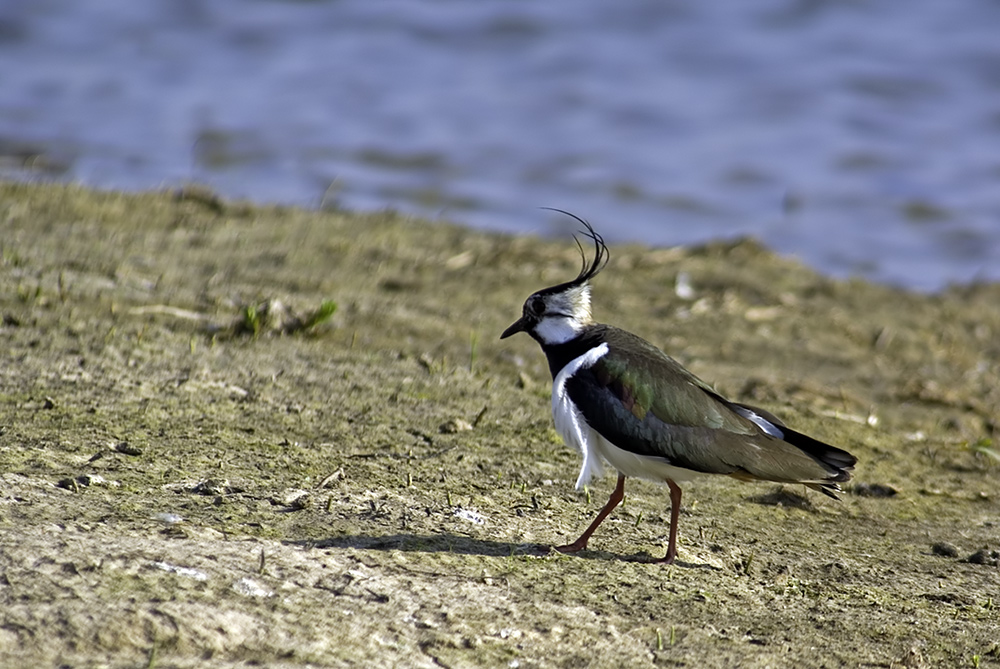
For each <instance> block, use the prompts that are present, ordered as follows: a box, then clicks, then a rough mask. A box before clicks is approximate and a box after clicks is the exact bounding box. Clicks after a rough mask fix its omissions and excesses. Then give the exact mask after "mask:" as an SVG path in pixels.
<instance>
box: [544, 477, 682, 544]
mask: <svg viewBox="0 0 1000 669" xmlns="http://www.w3.org/2000/svg"><path fill="white" fill-rule="evenodd" d="M668 483H670V484H671V485H673V482H672V481H668ZM679 495H680V493H678V497H679ZM623 499H625V475H624V474H619V475H618V485H616V486H615V489H614V490H613V491H611V497H609V498H608V503H607V504H605V505H604V508H603V509H601V512H600V513H599V514H597V518H594V522H592V523H591V524H590V527H588V528H587V529H586V531H585V532H584V533H583V534H581V535H580V538H579V539H577V540H576V541H574V542H573V543H571V544H566V545H565V546H556V547H555V549H556V550H557V551H559V552H560V553H576V552H577V551H582V550H583V549H584V548H586V547H587V542H588V541H590V535H591V534H593V533H594V530H596V529H597V526H598V525H600V524H601V523H602V522H604V519H605V518H607V517H608V514H609V513H611V512H612V511H614V509H615V507H616V506H618V505H619V504H621V502H622V500H623ZM671 536H673V535H671Z"/></svg>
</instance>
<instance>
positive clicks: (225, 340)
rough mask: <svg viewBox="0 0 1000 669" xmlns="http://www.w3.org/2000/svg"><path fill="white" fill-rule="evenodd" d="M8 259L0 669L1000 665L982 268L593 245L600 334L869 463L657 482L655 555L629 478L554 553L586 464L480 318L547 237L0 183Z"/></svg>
mask: <svg viewBox="0 0 1000 669" xmlns="http://www.w3.org/2000/svg"><path fill="white" fill-rule="evenodd" d="M577 213H579V214H581V215H586V212H577ZM593 223H594V224H595V225H596V226H597V227H598V229H600V228H601V227H602V225H603V222H602V221H593ZM569 229H570V228H569V227H567V231H569ZM0 254H2V258H0V315H2V323H0V344H2V346H3V360H4V363H3V367H2V369H0V476H2V483H3V487H2V495H0V665H2V666H12V667H13V666H66V667H91V666H109V667H137V666H144V667H147V666H148V667H152V666H158V667H195V666H197V667H233V666H251V665H254V666H259V665H266V666H278V667H281V666H289V667H290V666H332V667H341V666H343V667H347V666H406V667H442V666H443V667H475V666H483V667H512V668H513V667H525V668H526V667H585V666H591V667H620V666H630V667H651V666H688V667H706V666H718V667H734V666H741V667H783V666H789V667H790V666H795V667H935V666H948V667H977V666H978V667H988V666H1000V611H998V610H997V609H998V606H1000V567H998V562H1000V553H998V552H997V551H998V550H1000V489H998V474H1000V462H998V461H997V455H998V452H1000V445H998V442H997V438H998V433H1000V427H998V422H997V421H998V418H997V414H998V407H1000V286H997V285H985V286H975V287H967V288H956V289H953V290H950V291H948V292H947V293H945V294H942V295H935V296H923V295H917V294H911V293H907V292H903V291H899V290H894V289H890V288H886V287H880V286H874V285H870V284H867V283H864V282H860V281H850V282H842V281H832V280H829V279H825V278H822V277H820V276H817V275H816V274H814V273H813V272H811V271H809V270H808V269H806V268H804V267H802V266H801V265H799V264H798V263H796V262H794V261H792V260H788V259H784V258H780V257H777V256H775V255H773V254H772V253H770V252H769V251H767V250H766V249H763V248H761V247H760V246H759V245H758V244H756V243H754V242H752V241H735V242H726V243H717V244H711V245H707V246H704V247H699V248H692V249H648V248H641V247H637V246H629V247H614V248H612V257H611V264H610V265H609V267H608V268H607V269H606V270H605V272H604V273H603V274H601V276H600V277H598V278H597V279H596V281H595V283H594V309H595V315H596V316H597V318H598V319H599V320H602V321H605V322H610V323H614V324H616V325H619V326H621V327H625V328H627V329H630V330H633V331H635V332H637V333H639V334H640V335H642V336H644V337H646V338H647V339H649V340H651V341H653V342H655V343H656V344H658V345H659V346H661V347H662V348H664V349H665V350H666V351H667V352H668V353H670V354H671V355H673V356H674V357H676V358H677V359H679V360H680V361H681V362H683V363H684V364H685V365H687V366H688V367H689V368H690V369H691V370H692V371H694V372H695V373H696V374H698V375H699V376H701V377H702V378H704V379H706V380H708V381H710V382H712V383H714V384H716V386H717V387H718V389H719V390H720V391H722V392H723V393H724V394H727V395H729V396H730V397H732V398H733V399H737V400H741V401H745V402H749V403H752V404H757V405H760V406H762V407H764V408H767V409H769V410H771V411H773V412H774V413H776V414H778V415H779V416H781V417H782V418H783V419H785V421H786V422H788V423H789V424H790V425H793V426H795V427H797V428H799V429H801V430H803V431H806V432H808V433H811V434H814V435H815V436H817V437H819V438H821V439H824V440H826V441H829V442H831V443H835V444H837V445H840V446H842V447H844V448H846V449H848V450H850V451H851V452H853V453H854V454H855V455H857V456H858V457H859V459H860V462H859V464H858V467H857V469H856V477H855V480H854V481H853V482H852V483H851V484H848V486H847V491H846V494H845V495H844V498H843V500H842V501H841V502H835V501H832V500H829V499H826V498H824V497H823V496H822V495H818V494H815V493H812V492H808V491H806V490H804V489H803V488H801V487H797V486H789V487H780V486H777V485H773V484H742V483H738V482H735V481H733V480H731V479H728V478H704V479H700V480H698V481H695V482H692V483H690V484H688V485H686V486H685V493H684V495H685V496H684V504H683V509H682V513H681V521H680V522H681V525H680V555H679V559H678V562H677V564H675V565H673V566H671V567H662V566H660V565H656V564H650V563H649V562H648V561H649V560H650V559H651V558H654V557H658V556H660V555H662V553H663V550H664V548H665V542H666V536H667V531H668V526H667V522H668V518H669V509H668V506H669V498H668V495H667V491H666V489H665V488H663V487H660V486H657V485H654V484H651V483H644V482H634V481H630V482H629V489H628V497H627V499H626V503H625V505H624V507H623V508H621V509H620V510H619V511H617V512H616V513H615V514H614V515H613V516H612V517H611V518H610V519H609V520H608V521H607V522H605V524H604V525H603V526H602V527H601V529H600V530H599V531H598V533H597V534H596V535H595V537H594V539H593V540H592V541H591V548H592V549H593V550H590V551H587V552H584V553H581V554H578V555H575V556H562V555H559V554H555V553H552V552H550V551H548V550H547V546H549V545H551V544H553V543H562V542H565V541H568V540H571V539H573V538H575V536H576V535H577V534H578V533H579V532H580V531H581V530H582V529H583V528H584V527H585V526H586V524H587V523H588V522H589V520H590V518H591V517H592V516H593V515H594V514H595V513H596V511H597V510H598V509H599V508H600V506H601V505H602V504H603V502H604V500H605V499H606V497H607V494H608V493H609V492H610V490H611V487H612V484H613V477H610V476H609V477H607V478H606V479H604V480H601V481H598V482H595V484H594V485H593V486H592V487H591V488H590V489H589V490H587V491H585V492H577V491H575V490H574V489H573V482H574V480H575V478H576V475H577V472H578V467H579V461H578V456H577V455H576V454H575V453H574V452H573V451H571V450H570V449H568V448H566V447H565V446H563V445H562V444H561V443H560V442H559V439H558V437H557V436H556V435H555V433H554V431H553V429H552V419H551V415H550V410H549V400H548V398H549V389H550V379H549V376H548V370H547V368H546V366H545V360H544V356H543V355H542V353H541V352H540V351H539V350H538V347H537V346H536V345H535V343H534V342H532V341H531V340H530V339H529V338H527V337H524V336H521V337H517V338H514V339H511V340H505V341H503V342H501V341H499V340H498V339H497V337H498V335H499V333H500V332H501V330H502V329H503V328H504V327H505V326H506V325H508V324H509V323H510V322H512V321H513V320H514V319H515V318H517V317H518V315H519V313H520V309H521V303H522V301H523V299H524V298H525V297H526V296H527V295H528V294H530V293H531V292H533V291H534V290H536V289H538V288H541V287H544V286H546V285H551V284H554V283H558V282H561V281H564V280H567V279H569V278H572V277H573V276H575V275H576V272H577V271H578V269H579V256H578V254H577V250H576V248H575V246H574V245H573V243H572V242H571V241H570V239H569V237H568V236H567V237H566V238H563V239H557V240H549V241H543V240H539V239H530V238H518V239H515V238H509V237H503V236H499V235H489V234H483V233H479V232H474V231H470V230H466V229H462V228H459V227H453V226H449V225H444V224H430V223H426V222H422V221H417V220H410V219H406V218H403V217H398V216H395V215H392V214H380V215H358V214H353V213H349V212H306V211H300V210H294V209H280V208H255V207H251V206H248V205H243V204H240V203H230V202H224V201H220V200H219V199H217V198H215V197H214V196H213V195H212V194H211V193H207V192H204V191H200V190H198V189H191V190H187V191H185V192H183V193H180V194H175V193H151V194H144V195H121V194H105V193H95V192H91V191H87V190H83V189H78V188H73V187H62V186H36V185H16V184H2V183H0ZM678 276H682V277H686V279H685V280H686V281H689V283H690V286H691V288H692V289H693V293H692V294H690V295H687V294H685V296H684V297H680V296H678V294H677V292H678V291H676V290H675V287H676V285H677V281H678ZM682 293H683V291H682ZM328 301H332V302H334V303H336V305H337V309H336V312H335V313H334V314H333V316H332V317H331V318H329V319H328V320H326V321H324V322H322V323H319V324H318V325H315V326H312V327H306V325H308V323H307V322H306V321H308V317H309V315H310V314H315V312H316V311H317V310H319V309H320V307H321V305H323V304H324V302H328ZM279 302H280V304H281V305H282V306H279V305H278V303H279ZM296 317H297V319H296ZM282 329H284V330H285V332H284V333H282V332H280V330H282Z"/></svg>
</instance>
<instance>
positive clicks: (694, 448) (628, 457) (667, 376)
mask: <svg viewBox="0 0 1000 669" xmlns="http://www.w3.org/2000/svg"><path fill="white" fill-rule="evenodd" d="M556 211H560V210H556ZM561 213H564V214H567V215H569V216H572V217H573V218H575V219H576V220H577V221H579V222H580V223H581V224H582V225H583V226H584V227H585V228H586V230H585V231H581V233H582V234H584V235H586V236H587V237H588V238H589V239H590V240H592V241H593V242H594V248H595V254H594V259H593V260H592V261H588V259H587V255H586V253H585V252H584V250H583V246H582V245H581V244H580V242H579V240H577V246H579V247H580V252H581V254H582V255H583V268H582V269H581V271H580V274H579V275H578V276H577V277H576V278H575V279H573V280H572V281H568V282H566V283H561V284H559V285H557V286H552V287H551V288H545V289H543V290H540V291H538V292H537V293H535V294H533V295H531V296H530V297H529V298H528V299H527V300H526V301H525V303H524V308H523V312H522V315H521V317H520V318H519V319H517V320H516V321H515V322H514V323H513V324H512V325H511V326H510V327H509V328H507V329H506V330H504V332H503V334H501V335H500V338H501V339H504V338H506V337H509V336H511V335H513V334H515V333H518V332H527V333H528V334H529V335H531V336H532V337H533V338H534V339H535V341H537V342H538V343H539V344H540V345H541V347H542V351H544V352H545V357H546V358H548V362H549V371H551V372H552V379H553V381H552V415H553V417H554V418H555V426H556V430H557V431H558V432H559V434H560V435H561V436H562V438H563V441H565V442H566V443H567V444H568V445H570V446H572V447H573V448H575V449H576V450H578V451H579V452H580V453H581V455H583V466H582V468H581V469H580V476H579V477H578V478H577V480H576V487H577V489H580V488H582V487H583V486H584V485H586V484H587V482H588V481H590V479H591V477H592V476H595V475H598V476H599V475H601V474H603V473H604V465H605V463H610V464H611V466H612V467H614V468H615V469H616V470H617V471H618V483H617V485H616V486H615V489H614V491H613V492H612V493H611V497H610V498H609V499H608V502H607V504H605V505H604V508H603V509H601V512H600V513H598V514H597V518H595V519H594V522H592V523H591V524H590V527H588V528H587V529H586V530H585V531H584V533H583V534H581V535H580V538H579V539H577V540H576V541H574V542H573V543H571V544H566V545H565V546H557V547H556V550H557V551H559V552H561V553H574V552H577V551H581V550H583V549H585V548H586V547H587V542H588V541H589V540H590V535H592V534H593V533H594V530H596V529H597V526H598V525H600V524H601V522H602V521H603V520H604V519H605V518H606V517H607V516H608V514H609V513H611V511H612V510H614V508H615V507H616V506H618V504H619V503H620V502H621V501H622V499H624V497H625V479H626V478H627V477H629V476H635V477H639V478H644V479H649V480H652V481H657V482H661V483H666V484H667V486H669V488H670V540H669V544H668V546H667V554H666V555H665V556H664V557H663V558H662V559H660V560H658V562H662V563H664V564H670V563H672V562H673V561H674V558H675V557H676V556H677V520H678V514H679V513H680V506H681V489H680V487H679V486H678V485H677V482H678V481H685V480H688V479H690V478H692V477H694V476H696V475H698V474H725V475H727V476H732V477H733V478H736V479H740V480H744V481H775V482H779V483H802V484H805V485H806V486H808V487H810V488H813V489H815V490H819V491H820V492H822V493H824V494H826V495H829V496H830V497H833V498H834V499H837V496H836V494H835V493H836V492H839V491H840V485H839V484H840V483H843V482H844V481H848V480H850V478H851V469H852V468H853V467H854V464H855V463H856V462H857V458H855V457H854V456H853V455H851V454H850V453H848V452H847V451H844V450H841V449H839V448H836V447H834V446H830V445H829V444H824V443H823V442H821V441H818V440H816V439H813V438H812V437H809V436H806V435H804V434H802V433H801V432H796V431H795V430H793V429H791V428H789V427H787V426H786V425H785V424H784V423H782V422H781V421H780V420H778V419H777V418H776V417H775V416H773V415H772V414H770V413H768V412H767V411H764V410H762V409H757V408H755V407H751V406H747V405H745V404H740V403H737V402H731V401H729V400H727V399H725V398H724V397H722V396H721V395H719V393H717V392H716V391H715V390H713V389H712V387H711V386H709V385H708V384H707V383H705V382H704V381H702V380H701V379H699V378H698V377H696V376H695V375H694V374H692V373H691V372H689V371H688V370H686V369H684V368H683V367H682V366H681V365H680V363H678V362H677V361H676V360H674V359H673V358H671V357H670V356H668V355H666V354H665V353H663V352H662V351H661V350H660V349H658V348H656V347H655V346H653V345H652V344H650V343H649V342H647V341H646V340H644V339H642V338H640V337H638V336H636V335H634V334H632V333H631V332H626V331H625V330H620V329H618V328H616V327H613V326H611V325H602V324H600V323H595V322H594V320H593V318H592V317H591V313H590V280H591V279H593V278H594V277H595V276H596V275H597V273H598V272H600V271H601V270H602V269H603V268H604V266H605V265H606V264H607V262H608V257H609V254H608V247H607V245H605V243H604V239H603V238H602V237H601V235H600V234H598V233H597V232H596V231H595V230H594V228H593V227H591V225H590V224H589V223H587V222H586V221H584V220H583V219H580V218H579V217H577V216H574V215H573V214H569V213H568V212H561Z"/></svg>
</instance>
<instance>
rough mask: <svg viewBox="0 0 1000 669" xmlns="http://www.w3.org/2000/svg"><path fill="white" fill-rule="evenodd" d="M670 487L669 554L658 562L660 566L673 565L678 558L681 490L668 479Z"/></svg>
mask: <svg viewBox="0 0 1000 669" xmlns="http://www.w3.org/2000/svg"><path fill="white" fill-rule="evenodd" d="M666 481H667V485H668V486H670V542H669V543H668V544H667V554H666V555H664V556H663V557H662V558H661V559H659V560H657V562H659V563H660V564H673V561H674V558H675V557H677V521H678V520H679V519H680V513H681V488H680V486H679V485H677V484H676V483H674V482H673V481H671V480H670V479H666Z"/></svg>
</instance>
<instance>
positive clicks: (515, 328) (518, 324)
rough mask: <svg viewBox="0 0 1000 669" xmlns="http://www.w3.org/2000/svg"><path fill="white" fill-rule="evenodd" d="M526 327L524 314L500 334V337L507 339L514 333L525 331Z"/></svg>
mask: <svg viewBox="0 0 1000 669" xmlns="http://www.w3.org/2000/svg"><path fill="white" fill-rule="evenodd" d="M525 327H526V325H525V322H524V317H523V316H522V317H521V318H518V319H517V320H516V321H514V322H513V323H511V325H510V327H509V328H507V329H506V330H504V331H503V334H502V335H500V339H506V338H507V337H509V336H511V335H512V334H517V333H518V332H524V330H525Z"/></svg>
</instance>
